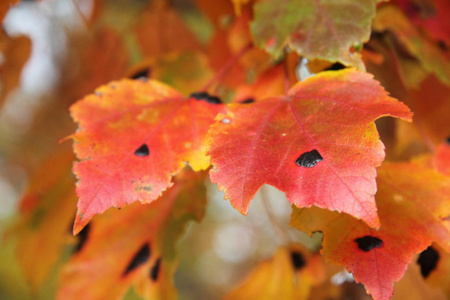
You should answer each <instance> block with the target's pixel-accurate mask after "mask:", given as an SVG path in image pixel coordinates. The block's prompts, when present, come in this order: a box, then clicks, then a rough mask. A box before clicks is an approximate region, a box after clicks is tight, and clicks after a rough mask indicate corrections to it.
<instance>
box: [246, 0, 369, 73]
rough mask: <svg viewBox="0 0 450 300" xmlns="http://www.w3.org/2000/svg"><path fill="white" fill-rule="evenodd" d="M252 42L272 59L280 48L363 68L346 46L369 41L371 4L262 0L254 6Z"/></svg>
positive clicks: (356, 0) (352, 0)
mask: <svg viewBox="0 0 450 300" xmlns="http://www.w3.org/2000/svg"><path fill="white" fill-rule="evenodd" d="M254 14H255V17H254V21H253V22H252V24H251V31H252V35H253V40H254V42H255V44H256V45H258V46H260V47H263V48H265V49H266V50H267V51H268V52H269V53H271V54H272V55H273V56H275V57H278V56H280V55H281V53H282V51H283V48H284V46H286V45H288V46H289V47H290V48H292V49H294V50H295V51H297V52H298V53H299V54H300V55H302V56H306V57H308V58H311V59H312V58H321V59H326V60H329V61H340V62H342V63H344V64H346V65H353V66H356V67H358V68H364V65H363V63H362V61H361V58H360V55H359V54H358V53H351V52H350V51H349V50H350V47H351V46H353V45H356V44H360V43H363V42H365V41H367V40H368V39H369V36H370V25H371V22H372V19H373V17H374V15H375V1H373V0H369V1H367V0H366V1H361V0H341V1H334V0H317V1H314V0H285V1H277V0H266V1H261V2H259V3H258V4H256V5H255V6H254Z"/></svg>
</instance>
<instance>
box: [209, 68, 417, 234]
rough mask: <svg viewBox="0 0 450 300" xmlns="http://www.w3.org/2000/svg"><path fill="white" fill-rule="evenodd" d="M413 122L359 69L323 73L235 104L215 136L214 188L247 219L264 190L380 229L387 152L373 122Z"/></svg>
mask: <svg viewBox="0 0 450 300" xmlns="http://www.w3.org/2000/svg"><path fill="white" fill-rule="evenodd" d="M386 115H391V116H394V117H399V118H402V119H404V120H411V112H410V111H409V109H408V108H407V107H406V106H405V105H404V104H402V103H400V102H398V101H396V100H395V99H393V98H391V97H388V96H387V93H386V91H385V90H384V89H383V88H382V87H381V86H380V85H379V83H378V82H377V81H375V80H373V79H372V76H371V75H369V74H366V73H362V72H358V71H356V70H353V69H351V70H343V71H339V72H325V73H322V74H319V75H316V76H314V77H312V78H310V79H308V80H306V81H304V82H300V83H298V84H297V85H296V86H294V87H293V88H292V89H291V90H290V91H289V93H288V94H287V95H286V96H279V97H273V98H268V99H264V100H260V101H257V102H255V103H253V104H232V105H231V106H230V110H229V112H228V114H226V115H220V116H219V118H218V122H217V123H216V124H214V125H213V126H212V128H211V130H210V136H209V140H208V143H209V155H210V156H211V163H212V164H213V166H214V168H213V170H211V172H210V175H211V179H212V181H213V182H216V183H218V185H219V188H220V189H221V190H224V191H225V197H226V198H229V199H230V201H231V203H232V205H233V206H234V207H235V208H236V209H238V210H239V211H240V212H241V213H244V214H245V213H246V212H247V210H248V206H249V203H250V200H251V199H252V198H253V196H254V195H255V193H256V192H257V191H258V189H259V188H260V187H261V186H262V185H263V184H270V185H272V186H274V187H276V188H278V189H279V190H281V191H283V192H285V193H286V195H287V198H288V199H289V201H290V202H291V203H294V204H295V205H297V206H311V205H316V206H319V207H323V208H328V209H331V210H338V211H342V212H346V213H348V214H350V215H352V216H355V217H356V218H358V219H363V220H364V221H365V222H366V223H367V224H369V225H370V226H371V227H378V226H379V220H378V216H377V209H376V205H375V199H374V194H375V192H376V182H375V177H376V170H375V167H376V166H379V165H380V164H381V162H382V161H383V159H384V151H383V150H384V149H383V148H384V147H383V144H382V143H381V141H380V140H379V138H378V133H377V130H376V127H375V124H374V123H373V121H375V120H376V119H377V118H379V117H381V116H386Z"/></svg>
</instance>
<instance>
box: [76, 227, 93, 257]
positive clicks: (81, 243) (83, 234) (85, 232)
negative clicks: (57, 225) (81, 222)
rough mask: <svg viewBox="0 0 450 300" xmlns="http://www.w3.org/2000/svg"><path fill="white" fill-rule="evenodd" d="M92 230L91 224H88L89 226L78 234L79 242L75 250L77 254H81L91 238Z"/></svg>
mask: <svg viewBox="0 0 450 300" xmlns="http://www.w3.org/2000/svg"><path fill="white" fill-rule="evenodd" d="M90 229H91V225H90V224H87V225H86V226H85V227H84V228H83V229H82V230H81V231H80V232H79V233H78V235H77V237H78V242H77V244H76V246H75V249H74V251H75V253H77V252H79V251H80V250H81V249H82V248H83V246H84V244H85V243H86V241H87V239H88V237H89V231H90Z"/></svg>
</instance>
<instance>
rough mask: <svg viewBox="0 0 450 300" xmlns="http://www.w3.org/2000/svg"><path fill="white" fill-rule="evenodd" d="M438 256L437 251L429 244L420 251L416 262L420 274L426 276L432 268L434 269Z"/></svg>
mask: <svg viewBox="0 0 450 300" xmlns="http://www.w3.org/2000/svg"><path fill="white" fill-rule="evenodd" d="M439 258H440V256H439V253H438V252H437V251H436V250H435V249H434V248H433V247H431V246H430V247H428V248H427V249H426V250H425V251H423V252H422V253H420V256H419V259H418V260H417V263H418V264H419V266H420V273H421V274H422V276H423V278H427V277H428V276H429V275H430V273H431V272H432V271H433V270H434V269H436V266H437V264H438V262H439Z"/></svg>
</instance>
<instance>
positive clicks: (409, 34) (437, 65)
mask: <svg viewBox="0 0 450 300" xmlns="http://www.w3.org/2000/svg"><path fill="white" fill-rule="evenodd" d="M373 29H374V30H375V31H386V30H389V31H391V32H393V33H394V34H395V36H396V37H397V38H398V39H399V40H400V41H401V43H402V44H403V45H404V46H405V47H406V48H407V49H408V51H409V52H411V53H412V54H413V55H414V56H415V57H417V59H419V60H420V62H421V63H422V65H423V67H424V68H425V69H426V70H427V71H428V72H432V73H433V74H435V75H436V76H437V77H438V78H439V79H440V80H441V81H442V82H443V83H445V84H449V83H450V59H449V58H448V57H447V56H446V54H445V53H444V52H443V51H442V50H441V49H440V48H439V46H438V45H437V44H435V43H433V42H432V41H430V40H429V39H427V37H426V36H424V35H422V34H421V33H420V31H419V30H418V29H417V28H416V27H415V26H414V24H412V23H411V21H410V20H408V18H407V17H406V16H405V15H404V14H403V13H402V11H401V10H400V9H399V8H397V7H396V6H394V5H382V6H381V7H380V9H379V10H378V11H377V15H376V17H375V19H374V23H373Z"/></svg>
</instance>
